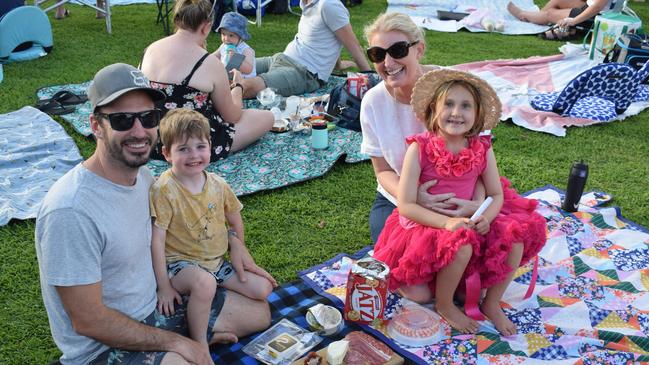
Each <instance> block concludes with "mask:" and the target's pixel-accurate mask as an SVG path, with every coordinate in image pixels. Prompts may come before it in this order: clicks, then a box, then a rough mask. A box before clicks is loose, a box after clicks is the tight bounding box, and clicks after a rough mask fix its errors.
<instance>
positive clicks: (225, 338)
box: [210, 332, 239, 345]
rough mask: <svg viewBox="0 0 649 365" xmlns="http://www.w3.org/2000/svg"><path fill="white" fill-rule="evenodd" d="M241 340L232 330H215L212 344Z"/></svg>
mask: <svg viewBox="0 0 649 365" xmlns="http://www.w3.org/2000/svg"><path fill="white" fill-rule="evenodd" d="M237 342H239V338H238V337H237V336H236V335H235V334H234V333H230V332H215V333H214V335H212V341H211V343H210V344H211V345H214V344H217V343H218V344H228V343H237Z"/></svg>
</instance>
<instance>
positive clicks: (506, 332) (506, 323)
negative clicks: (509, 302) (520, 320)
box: [480, 300, 517, 336]
mask: <svg viewBox="0 0 649 365" xmlns="http://www.w3.org/2000/svg"><path fill="white" fill-rule="evenodd" d="M480 310H481V311H482V313H484V315H485V316H487V318H489V320H490V321H491V322H493V324H494V326H496V329H497V330H498V332H500V334H501V335H503V336H513V335H515V334H516V332H517V330H516V325H515V324H514V323H513V322H512V321H510V320H509V318H507V316H506V315H505V312H503V310H502V308H500V303H498V302H495V303H492V302H488V301H486V300H485V301H484V302H482V305H481V306H480Z"/></svg>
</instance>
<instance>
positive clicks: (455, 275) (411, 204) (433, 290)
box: [374, 69, 546, 336]
mask: <svg viewBox="0 0 649 365" xmlns="http://www.w3.org/2000/svg"><path fill="white" fill-rule="evenodd" d="M411 104H412V106H413V109H414V111H415V113H416V114H417V117H418V119H419V120H420V121H424V123H425V124H426V129H427V130H428V131H427V132H424V133H422V134H418V135H414V136H411V137H408V139H407V142H408V144H409V147H408V150H407V152H406V155H405V158H404V163H403V170H402V174H401V178H400V179H399V190H398V194H397V197H398V201H397V209H395V210H394V212H393V213H392V215H391V216H390V217H389V218H388V219H387V221H386V224H385V228H384V229H383V232H382V233H381V235H380V237H379V239H378V242H377V243H376V246H375V248H374V257H375V258H377V259H379V260H381V261H383V262H385V263H386V264H387V265H388V266H389V267H390V270H391V274H390V276H391V279H390V287H391V289H392V290H397V291H398V292H399V293H400V294H401V295H402V296H404V297H406V298H408V299H410V300H413V301H416V302H419V303H427V302H430V301H431V300H432V299H433V298H435V309H436V310H437V312H438V313H439V314H440V315H441V316H442V317H443V318H444V319H445V320H446V321H448V322H449V324H450V325H451V326H452V327H453V328H455V329H457V330H458V331H460V332H463V333H475V332H476V331H477V329H478V323H477V322H476V320H475V319H484V317H482V313H484V314H485V315H486V316H487V317H488V318H489V319H490V320H491V321H492V322H493V323H494V325H495V327H496V329H497V330H498V331H499V332H500V333H501V334H503V335H505V336H509V335H513V334H515V333H516V325H514V323H512V322H511V321H510V320H509V318H507V316H506V315H505V313H504V312H503V311H502V309H501V308H500V299H501V298H502V296H503V294H504V292H505V289H506V288H507V286H508V285H509V283H510V282H511V280H512V279H513V276H514V271H515V269H516V268H517V267H519V265H521V263H525V262H527V261H529V260H530V259H531V258H533V257H534V256H535V255H536V254H537V253H538V252H539V251H540V249H541V247H542V246H543V244H544V243H545V239H546V222H545V219H544V218H543V217H542V216H541V215H539V214H538V213H536V212H535V211H534V209H535V207H536V204H537V202H536V201H535V200H530V199H525V198H522V197H521V196H519V195H518V194H517V193H516V192H515V191H514V190H513V189H511V188H509V182H508V181H507V180H506V179H504V178H501V177H500V175H499V173H498V166H497V165H496V157H495V155H494V152H493V150H492V148H491V137H490V136H479V133H480V132H481V131H483V130H487V129H489V130H490V129H493V128H494V127H495V126H496V124H497V123H498V120H499V118H500V108H501V105H500V101H499V99H498V96H497V95H496V93H495V91H494V90H493V89H492V88H491V87H490V86H489V84H487V83H486V82H484V81H483V80H481V79H479V78H477V77H475V76H473V75H471V74H468V73H464V72H460V71H454V70H446V69H443V70H435V71H430V72H428V73H427V74H425V75H424V76H422V77H421V78H420V79H419V80H418V81H417V83H416V84H415V87H414V90H413V94H412V100H411ZM478 178H480V179H482V181H483V183H484V187H485V190H486V195H487V196H490V197H492V198H493V202H492V203H491V205H490V206H489V207H488V208H487V209H486V210H485V211H484V213H482V214H481V215H480V216H479V217H478V218H476V219H474V220H470V219H469V218H466V217H449V216H446V215H443V214H440V213H437V212H434V211H431V210H429V209H426V208H424V207H423V206H420V205H418V204H417V187H418V186H419V184H421V183H423V182H426V181H430V180H433V179H434V180H437V184H436V185H434V186H433V187H431V188H430V190H429V193H431V194H440V193H448V192H453V193H455V195H456V196H457V197H458V198H462V199H471V198H472V195H473V191H474V189H475V185H476V181H477V180H478ZM458 287H460V288H461V289H462V291H466V296H467V300H466V302H465V306H464V307H465V311H466V312H467V313H466V314H465V313H464V312H463V311H462V310H460V308H458V307H457V306H456V305H455V304H454V303H453V296H454V294H455V292H456V289H458ZM483 288H486V289H487V290H486V297H485V298H484V300H483V301H482V304H481V305H480V307H479V309H478V304H477V303H478V300H479V295H480V294H479V293H480V290H481V289H483ZM469 297H472V298H474V299H473V302H474V303H473V304H472V305H471V304H470V303H469V302H470V301H471V300H470V298H469ZM481 312H482V313H481ZM467 314H468V315H467Z"/></svg>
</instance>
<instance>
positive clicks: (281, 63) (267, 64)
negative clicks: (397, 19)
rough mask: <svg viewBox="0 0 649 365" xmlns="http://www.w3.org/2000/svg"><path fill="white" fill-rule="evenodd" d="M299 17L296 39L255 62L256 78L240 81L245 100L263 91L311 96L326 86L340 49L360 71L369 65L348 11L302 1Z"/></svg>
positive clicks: (334, 0) (331, 2) (326, 1)
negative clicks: (347, 52) (346, 52)
mask: <svg viewBox="0 0 649 365" xmlns="http://www.w3.org/2000/svg"><path fill="white" fill-rule="evenodd" d="M300 8H302V15H301V16H300V22H299V24H298V32H297V34H296V35H295V38H294V39H293V40H292V41H291V42H290V43H289V44H288V45H287V46H286V49H284V52H280V53H277V54H275V55H273V56H272V57H262V58H257V59H256V61H257V66H256V68H257V77H253V78H250V79H245V80H243V82H242V84H243V85H244V91H245V92H244V97H246V98H254V97H255V96H257V93H258V92H259V91H261V90H263V89H265V88H266V87H271V88H274V89H276V90H277V92H278V93H279V94H281V95H283V96H290V95H300V94H304V93H305V92H312V91H315V90H316V89H318V88H320V87H322V86H324V85H325V83H326V82H327V80H328V79H329V76H330V75H331V71H332V70H333V69H334V66H336V62H337V60H338V56H339V55H340V50H341V48H342V46H345V48H346V49H347V50H348V51H349V53H350V54H351V55H352V58H354V61H355V62H356V65H357V66H358V68H359V69H360V70H361V71H369V70H370V65H369V64H368V63H367V60H365V56H363V50H362V49H361V47H360V45H359V43H358V40H357V39H356V36H355V35H354V31H353V30H352V26H351V24H350V23H349V11H348V10H347V8H345V6H344V5H343V3H342V2H340V1H339V0H301V1H300Z"/></svg>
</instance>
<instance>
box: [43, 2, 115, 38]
mask: <svg viewBox="0 0 649 365" xmlns="http://www.w3.org/2000/svg"><path fill="white" fill-rule="evenodd" d="M45 1H47V0H34V5H36V6H39V5H40V4H41V3H44V2H45ZM65 3H78V4H79V5H85V6H89V7H91V8H93V9H95V10H96V11H98V12H100V13H101V14H104V16H105V17H106V18H105V19H106V31H107V32H108V34H111V33H112V32H113V29H112V25H111V22H110V0H104V8H103V9H102V8H100V7H98V6H96V5H95V4H92V3H90V2H88V1H87V0H58V1H57V2H56V4H54V5H52V6H50V7H48V8H45V12H46V13H47V12H48V11H50V10H52V9H56V8H57V7H59V6H61V5H63V4H65Z"/></svg>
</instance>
